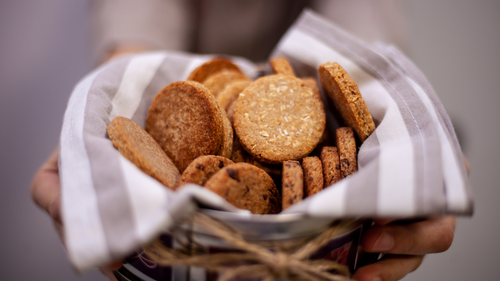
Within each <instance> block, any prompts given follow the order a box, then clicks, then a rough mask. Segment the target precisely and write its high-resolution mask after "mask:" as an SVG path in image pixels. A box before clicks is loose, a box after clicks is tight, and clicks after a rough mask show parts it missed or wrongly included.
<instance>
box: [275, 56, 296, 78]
mask: <svg viewBox="0 0 500 281" xmlns="http://www.w3.org/2000/svg"><path fill="white" fill-rule="evenodd" d="M269 63H270V64H271V68H272V69H273V72H274V73H275V74H284V75H291V76H295V72H294V71H293V68H292V66H291V65H290V62H288V60H287V59H286V58H284V57H279V58H274V59H270V60H269Z"/></svg>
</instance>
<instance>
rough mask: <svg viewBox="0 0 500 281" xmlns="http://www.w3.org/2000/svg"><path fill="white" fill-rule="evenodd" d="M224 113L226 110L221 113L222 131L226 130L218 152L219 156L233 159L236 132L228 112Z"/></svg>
mask: <svg viewBox="0 0 500 281" xmlns="http://www.w3.org/2000/svg"><path fill="white" fill-rule="evenodd" d="M223 111H224V110H221V111H220V118H221V119H222V129H223V130H224V133H223V134H222V145H221V147H220V150H219V151H218V152H217V155H220V156H223V157H226V158H231V154H232V153H233V138H234V131H233V126H232V125H231V121H229V118H228V117H227V115H226V112H223Z"/></svg>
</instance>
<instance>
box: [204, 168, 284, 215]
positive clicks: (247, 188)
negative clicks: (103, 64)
mask: <svg viewBox="0 0 500 281" xmlns="http://www.w3.org/2000/svg"><path fill="white" fill-rule="evenodd" d="M205 187H206V188H207V189H210V190H211V191H213V192H215V193H217V194H218V195H220V196H221V197H223V198H225V199H226V200H227V201H228V202H229V203H231V204H233V205H234V206H235V207H237V208H240V209H246V210H250V212H252V213H253V214H277V213H279V212H280V211H281V206H280V201H281V200H280V195H279V192H278V189H276V186H275V184H274V182H273V180H272V179H271V177H270V176H269V175H268V174H267V173H266V172H264V171H263V170H261V169H259V168H257V167H255V166H253V165H250V164H247V163H235V164H230V165H227V166H226V167H224V168H222V169H221V170H220V171H218V172H217V173H215V174H214V175H213V176H212V177H211V178H210V179H209V180H208V181H207V182H206V183H205Z"/></svg>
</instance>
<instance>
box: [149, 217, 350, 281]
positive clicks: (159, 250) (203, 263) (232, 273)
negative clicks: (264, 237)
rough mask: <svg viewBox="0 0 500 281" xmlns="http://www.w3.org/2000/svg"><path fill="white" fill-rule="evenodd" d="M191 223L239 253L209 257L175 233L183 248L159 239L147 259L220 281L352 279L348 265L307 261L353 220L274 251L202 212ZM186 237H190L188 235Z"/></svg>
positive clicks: (191, 242)
mask: <svg viewBox="0 0 500 281" xmlns="http://www.w3.org/2000/svg"><path fill="white" fill-rule="evenodd" d="M189 220H190V222H191V223H193V224H194V225H197V226H199V227H202V228H204V229H205V230H207V231H209V232H210V233H211V234H212V235H214V236H216V237H218V238H220V239H221V240H223V241H225V242H226V243H227V244H229V245H230V246H231V247H232V248H234V249H235V250H239V251H240V252H237V253H213V254H208V253H207V251H206V249H205V248H204V247H203V246H202V245H199V244H198V243H196V241H189V242H190V243H184V242H183V240H182V239H178V237H177V236H176V234H178V233H177V232H176V231H175V230H173V231H172V233H173V235H174V238H175V239H176V240H177V241H178V242H179V243H180V245H181V247H180V248H178V249H171V248H168V247H166V246H165V245H163V244H162V243H161V242H160V240H159V239H157V240H155V241H154V242H153V243H152V244H151V245H149V246H148V247H146V248H145V252H146V253H147V255H148V257H150V258H151V259H152V260H154V261H156V262H157V263H158V264H159V265H162V266H173V265H183V266H196V267H203V268H205V269H207V270H210V271H216V272H218V273H219V279H218V280H219V281H229V280H231V279H233V278H259V279H260V280H263V281H271V280H274V279H286V280H291V281H295V280H311V281H324V280H331V281H345V280H350V278H349V277H350V272H349V270H348V268H347V266H345V265H341V264H339V263H337V262H336V261H330V260H307V258H308V257H309V256H310V255H311V254H313V253H314V252H316V251H317V250H318V249H320V248H321V247H323V246H324V245H325V244H326V243H328V242H329V241H330V239H331V238H333V237H335V236H337V235H339V234H342V233H344V232H345V231H346V230H348V229H350V226H352V221H348V222H342V223H340V224H337V225H334V226H332V227H330V228H328V229H327V230H326V231H324V232H322V233H321V234H320V235H318V236H317V237H315V238H314V239H312V240H304V239H301V240H300V241H299V242H298V245H295V246H290V245H279V243H277V244H275V246H277V247H276V248H277V249H275V250H273V251H271V250H269V249H267V248H265V247H263V246H261V245H258V244H255V243H250V242H248V241H246V240H245V239H244V238H243V236H242V235H241V234H240V233H239V232H238V231H237V230H235V229H232V228H231V227H229V226H227V225H226V224H223V223H221V222H219V221H217V220H215V219H212V218H210V217H208V216H206V215H203V214H201V213H195V214H194V215H193V216H192V217H191V218H190V219H189ZM177 231H179V229H177ZM184 236H185V237H189V235H184ZM330 271H334V272H335V273H332V272H330Z"/></svg>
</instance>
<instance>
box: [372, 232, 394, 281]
mask: <svg viewBox="0 0 500 281" xmlns="http://www.w3.org/2000/svg"><path fill="white" fill-rule="evenodd" d="M393 246H394V239H393V238H392V236H390V235H389V234H388V233H387V232H382V234H380V237H379V238H378V239H377V241H376V242H375V244H374V245H373V248H372V251H375V252H386V251H389V250H390V249H392V247H393ZM375 278H378V277H375ZM373 280H374V281H375V279H373Z"/></svg>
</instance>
